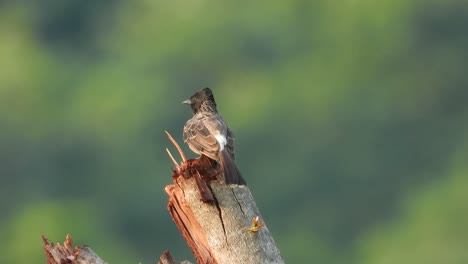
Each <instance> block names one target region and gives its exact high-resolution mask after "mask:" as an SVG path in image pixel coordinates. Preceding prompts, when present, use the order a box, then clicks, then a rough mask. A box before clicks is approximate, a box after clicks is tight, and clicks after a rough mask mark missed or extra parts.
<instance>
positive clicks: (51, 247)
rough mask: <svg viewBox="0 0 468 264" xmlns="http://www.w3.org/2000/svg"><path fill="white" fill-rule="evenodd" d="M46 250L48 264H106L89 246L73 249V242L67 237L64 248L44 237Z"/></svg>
mask: <svg viewBox="0 0 468 264" xmlns="http://www.w3.org/2000/svg"><path fill="white" fill-rule="evenodd" d="M42 240H43V241H44V250H45V252H46V257H47V264H66V263H70V264H105V263H106V262H105V261H104V260H102V259H101V258H100V257H99V256H98V255H96V253H94V251H93V250H92V249H91V248H89V247H88V246H78V247H75V248H73V241H72V239H71V236H70V235H67V237H66V239H65V241H64V242H63V246H61V245H60V244H59V243H57V244H54V243H52V242H50V241H49V240H47V238H45V237H44V236H42Z"/></svg>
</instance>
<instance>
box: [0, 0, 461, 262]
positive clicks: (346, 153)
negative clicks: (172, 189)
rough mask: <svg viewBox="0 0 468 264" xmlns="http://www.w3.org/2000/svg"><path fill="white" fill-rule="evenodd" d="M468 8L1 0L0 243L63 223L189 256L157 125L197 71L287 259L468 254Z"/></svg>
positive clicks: (5, 252)
mask: <svg viewBox="0 0 468 264" xmlns="http://www.w3.org/2000/svg"><path fill="white" fill-rule="evenodd" d="M467 25H468V2H466V1H459V0H447V1H436V0H432V1H431V0H429V1H427V0H417V1H407V0H384V1H364V0H362V1H359V0H354V1H352V0H347V1H339V2H333V1H325V0H321V1H300V0H296V1H288V2H286V1H284V2H279V1H278V2H274V1H265V2H255V3H253V2H251V1H235V2H234V1H232V2H223V3H221V2H217V1H118V0H105V1H92V0H81V1H71V0H45V1H44V0H43V1H8V0H7V1H0V263H44V262H45V257H44V253H43V252H42V242H41V239H40V236H41V234H44V235H46V236H47V237H48V238H49V239H51V240H52V241H63V239H64V238H65V235H66V234H67V233H70V234H72V237H73V238H74V240H75V242H76V243H77V244H88V245H90V246H91V247H92V248H93V249H94V250H95V251H96V252H98V254H99V255H100V256H101V257H102V258H104V259H106V260H107V261H109V262H110V263H137V262H139V261H142V262H143V263H155V262H156V259H157V258H158V257H159V255H160V254H161V253H162V252H163V251H164V250H166V249H169V250H170V251H171V252H172V253H173V255H174V256H175V257H176V258H177V259H179V260H183V259H189V260H193V258H192V257H191V252H190V251H189V249H188V248H187V246H186V244H185V241H184V240H183V239H182V237H181V235H180V233H179V232H178V230H177V229H176V227H175V225H174V224H173V223H172V220H171V218H170V216H169V214H168V213H167V211H166V209H165V206H166V202H167V198H166V195H165V193H164V186H165V185H167V184H169V183H171V162H170V160H169V159H168V157H167V156H166V154H165V151H164V148H165V147H166V146H169V145H170V144H169V142H168V140H167V138H166V136H165V134H164V132H163V131H164V130H168V131H170V132H171V133H172V134H173V135H174V136H176V138H177V140H179V141H180V142H181V130H182V126H183V124H184V122H185V121H186V120H187V119H188V118H189V117H190V115H191V113H190V110H189V109H188V107H187V106H183V105H181V102H182V101H183V100H185V99H187V98H188V97H189V96H190V95H191V94H193V93H194V92H195V91H196V90H198V89H200V88H202V87H205V86H209V87H211V88H212V89H213V90H214V93H215V98H216V99H217V102H218V106H219V110H220V112H221V114H222V115H223V116H224V118H225V119H226V120H227V121H228V123H229V125H230V126H231V128H232V130H233V131H234V133H235V135H236V137H237V146H236V147H237V157H238V162H237V163H238V166H239V167H240V169H241V171H242V173H243V175H244V177H245V178H246V179H247V181H248V183H249V187H250V189H251V191H252V193H253V195H254V196H255V198H256V202H257V204H258V206H259V207H260V209H261V211H262V213H263V216H264V220H265V221H266V222H267V224H268V227H269V228H270V230H271V232H272V234H273V236H274V238H275V240H276V242H277V245H278V247H279V248H280V250H281V252H282V255H283V256H284V259H285V261H286V262H287V263H356V264H357V263H364V264H367V263H368V264H371V263H372V264H373V263H389V264H390V263H391V264H394V263H425V264H427V263H444V264H447V263H468V251H467V248H468V227H467V223H468V204H467V201H468V177H467V173H468V163H467V160H468V136H467V135H468V76H467V68H468V67H467V66H468V48H467V47H468V34H467V30H466V27H467ZM185 150H186V153H190V156H195V155H193V154H192V153H191V152H189V150H188V148H186V147H185Z"/></svg>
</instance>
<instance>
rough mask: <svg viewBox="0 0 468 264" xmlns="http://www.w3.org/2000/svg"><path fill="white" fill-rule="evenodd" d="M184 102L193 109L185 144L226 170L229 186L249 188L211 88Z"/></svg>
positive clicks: (230, 133)
mask: <svg viewBox="0 0 468 264" xmlns="http://www.w3.org/2000/svg"><path fill="white" fill-rule="evenodd" d="M182 103H183V104H189V105H190V106H191V107H192V110H193V117H192V118H191V119H189V120H188V121H187V123H185V126H184V142H185V143H187V144H188V146H189V147H190V149H191V150H192V151H193V152H195V153H197V154H201V155H205V156H206V157H208V158H210V159H212V160H215V161H216V162H217V163H218V164H219V165H220V166H221V167H222V170H223V173H224V181H225V183H226V184H239V185H245V184H246V183H245V181H244V179H243V178H242V176H241V174H240V172H239V170H238V169H237V166H236V163H235V161H234V160H235V156H234V136H233V135H232V132H231V130H230V129H229V127H228V126H227V124H226V122H224V120H223V118H222V117H221V116H220V115H219V114H218V110H217V109H216V103H215V100H214V97H213V93H212V92H211V89H210V88H204V89H202V90H200V91H198V92H196V93H195V94H194V95H192V97H190V99H188V100H185V101H183V102H182Z"/></svg>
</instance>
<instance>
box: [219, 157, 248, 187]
mask: <svg viewBox="0 0 468 264" xmlns="http://www.w3.org/2000/svg"><path fill="white" fill-rule="evenodd" d="M219 156H220V157H219V162H220V164H221V166H222V168H223V173H224V182H225V183H226V184H238V185H246V182H245V180H244V178H242V175H241V174H240V171H239V169H238V168H237V166H236V163H235V162H234V159H233V158H232V157H231V155H229V153H228V152H227V151H221V155H219Z"/></svg>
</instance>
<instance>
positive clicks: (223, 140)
mask: <svg viewBox="0 0 468 264" xmlns="http://www.w3.org/2000/svg"><path fill="white" fill-rule="evenodd" d="M217 132H218V131H217ZM214 137H215V138H216V140H217V141H218V143H219V150H220V151H223V149H224V146H226V144H227V139H226V137H225V136H223V135H221V134H219V132H218V134H216V135H214Z"/></svg>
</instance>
